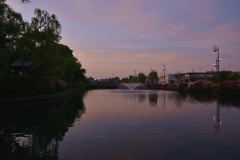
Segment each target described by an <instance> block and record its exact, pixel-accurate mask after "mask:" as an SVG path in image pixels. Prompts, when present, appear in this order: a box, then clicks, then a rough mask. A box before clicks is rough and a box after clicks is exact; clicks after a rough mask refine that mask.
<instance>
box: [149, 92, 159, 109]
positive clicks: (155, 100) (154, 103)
mask: <svg viewBox="0 0 240 160" xmlns="http://www.w3.org/2000/svg"><path fill="white" fill-rule="evenodd" d="M148 100H149V104H150V105H151V106H152V107H156V106H157V105H158V94H149V95H148Z"/></svg>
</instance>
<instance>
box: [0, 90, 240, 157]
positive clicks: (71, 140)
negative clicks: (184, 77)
mask: <svg viewBox="0 0 240 160" xmlns="http://www.w3.org/2000/svg"><path fill="white" fill-rule="evenodd" d="M18 105H22V106H24V108H21V109H16V108H14V106H10V107H11V108H12V109H6V106H5V107H3V106H2V108H3V109H1V110H0V111H1V113H0V159H4V158H5V159H7V158H8V159H18V158H19V157H22V158H25V159H37V158H44V159H64V160H65V159H240V100H239V98H238V97H232V96H231V97H226V96H213V95H202V94H198V95H189V94H188V93H184V94H183V93H178V92H173V91H148V90H142V91H134V92H130V91H127V90H124V91H123V90H93V91H88V92H85V93H81V94H78V95H75V96H73V97H69V98H67V99H65V100H61V101H57V102H51V103H50V102H49V103H43V104H42V103H38V104H28V105H26V104H18ZM22 106H21V107H22ZM17 107H18V108H20V106H17Z"/></svg>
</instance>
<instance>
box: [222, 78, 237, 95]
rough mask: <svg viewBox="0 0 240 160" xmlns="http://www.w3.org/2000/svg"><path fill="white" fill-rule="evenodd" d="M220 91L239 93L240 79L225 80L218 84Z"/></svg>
mask: <svg viewBox="0 0 240 160" xmlns="http://www.w3.org/2000/svg"><path fill="white" fill-rule="evenodd" d="M218 89H219V91H220V92H231V93H240V81H239V80H238V81H233V80H227V81H223V82H220V83H219V84H218Z"/></svg>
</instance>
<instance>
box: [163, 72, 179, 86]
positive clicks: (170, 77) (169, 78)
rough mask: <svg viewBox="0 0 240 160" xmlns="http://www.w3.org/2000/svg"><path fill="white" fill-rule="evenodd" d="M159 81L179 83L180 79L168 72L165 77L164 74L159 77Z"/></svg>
mask: <svg viewBox="0 0 240 160" xmlns="http://www.w3.org/2000/svg"><path fill="white" fill-rule="evenodd" d="M159 83H160V84H162V83H169V84H177V83H178V79H177V78H176V77H175V75H174V74H166V75H165V77H164V76H160V77H159Z"/></svg>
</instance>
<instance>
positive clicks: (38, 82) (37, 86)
mask: <svg viewBox="0 0 240 160" xmlns="http://www.w3.org/2000/svg"><path fill="white" fill-rule="evenodd" d="M76 88H84V84H83V83H82V82H76V83H71V82H65V81H63V80H61V79H58V78H54V77H44V76H17V75H10V76H1V77H0V96H1V97H19V96H29V95H42V94H55V93H60V92H65V91H70V90H72V89H76Z"/></svg>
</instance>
